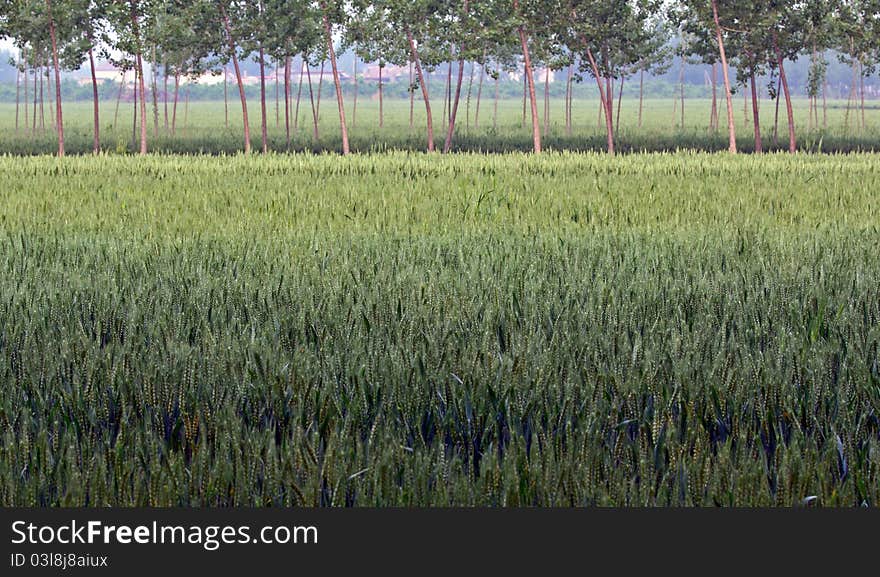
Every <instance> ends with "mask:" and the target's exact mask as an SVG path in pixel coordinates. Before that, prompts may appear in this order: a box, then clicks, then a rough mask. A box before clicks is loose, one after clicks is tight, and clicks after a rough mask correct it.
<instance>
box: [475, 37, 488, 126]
mask: <svg viewBox="0 0 880 577" xmlns="http://www.w3.org/2000/svg"><path fill="white" fill-rule="evenodd" d="M485 78H486V53H485V52H484V53H483V61H482V62H480V80H479V81H478V83H477V106H476V109H475V110H474V128H479V127H480V101H481V100H482V98H483V81H484V80H485Z"/></svg>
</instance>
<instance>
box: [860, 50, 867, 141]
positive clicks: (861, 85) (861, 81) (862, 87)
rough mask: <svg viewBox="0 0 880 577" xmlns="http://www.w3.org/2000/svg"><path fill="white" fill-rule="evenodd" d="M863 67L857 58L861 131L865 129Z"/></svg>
mask: <svg viewBox="0 0 880 577" xmlns="http://www.w3.org/2000/svg"><path fill="white" fill-rule="evenodd" d="M864 70H865V69H864V65H863V64H862V60H861V57H860V58H859V99H860V104H859V106H860V107H861V110H860V111H861V116H862V125H861V126H862V130H864V129H865V128H867V125H866V124H865V71H864Z"/></svg>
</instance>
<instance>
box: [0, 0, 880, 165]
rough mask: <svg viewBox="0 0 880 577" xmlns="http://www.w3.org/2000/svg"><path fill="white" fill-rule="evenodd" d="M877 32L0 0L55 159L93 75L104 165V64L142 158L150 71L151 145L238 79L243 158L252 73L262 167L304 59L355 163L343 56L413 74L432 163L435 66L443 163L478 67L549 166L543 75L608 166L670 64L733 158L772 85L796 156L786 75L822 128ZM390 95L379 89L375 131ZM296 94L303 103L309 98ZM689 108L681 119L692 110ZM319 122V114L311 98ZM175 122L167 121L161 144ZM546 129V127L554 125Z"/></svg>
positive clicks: (524, 9)
mask: <svg viewBox="0 0 880 577" xmlns="http://www.w3.org/2000/svg"><path fill="white" fill-rule="evenodd" d="M878 23H880V0H800V1H792V0H750V1H741V0H677V1H674V2H670V1H664V0H378V1H370V0H257V1H256V2H253V1H241V0H189V1H187V0H0V36H2V37H6V38H9V39H11V40H12V41H13V42H14V43H15V45H16V46H17V47H18V49H19V53H20V54H21V55H22V58H21V59H20V61H18V62H16V65H17V66H18V67H19V70H20V73H21V74H23V75H26V74H27V71H28V70H42V69H46V70H48V69H51V70H52V72H53V75H54V88H55V94H54V97H55V107H54V108H55V127H56V130H57V133H58V155H59V156H63V154H64V123H63V105H62V102H61V90H60V86H61V83H60V75H61V71H62V70H64V69H78V68H80V67H81V66H83V65H84V64H85V63H88V65H89V68H90V70H91V72H92V84H93V87H94V149H95V151H96V152H97V151H99V150H100V147H101V143H100V133H99V131H100V122H99V109H98V88H97V81H96V78H95V59H96V57H101V58H105V59H109V60H111V61H113V62H114V64H116V65H117V66H119V67H121V68H122V69H123V70H126V71H132V72H133V73H134V76H135V85H136V94H139V95H140V99H139V102H137V103H136V111H137V112H136V113H137V114H138V115H139V123H138V124H139V130H140V134H139V140H140V152H141V153H146V152H147V147H148V126H149V124H150V119H149V118H148V107H147V99H148V92H147V86H146V78H147V74H146V73H145V67H150V68H151V69H152V73H151V74H149V78H150V79H151V83H152V86H151V93H152V110H153V119H152V120H153V122H152V123H153V128H154V132H155V133H156V134H158V132H159V114H158V109H159V105H158V101H157V92H158V89H157V84H158V82H159V81H160V80H159V79H161V81H162V83H163V85H164V91H165V94H167V93H168V90H169V84H170V83H173V87H174V88H173V90H174V100H173V108H174V110H175V111H176V104H177V93H178V87H179V85H180V80H181V78H183V77H191V78H196V77H199V76H201V75H203V74H204V73H206V72H214V73H225V71H226V70H227V67H228V66H230V65H231V68H232V70H233V72H234V76H235V80H236V84H237V88H238V94H239V99H240V101H241V107H242V117H243V126H242V129H243V137H244V150H245V152H250V149H251V133H250V130H251V124H250V119H249V117H248V107H247V100H246V96H245V90H244V84H243V82H242V73H241V67H240V64H239V63H240V60H241V59H242V58H255V59H256V62H257V63H258V64H259V67H260V71H261V75H260V76H261V99H260V128H261V142H262V149H263V151H266V150H267V146H268V145H267V110H266V86H265V76H266V74H265V71H266V68H267V67H268V66H271V65H274V66H276V69H278V68H283V73H284V95H285V98H284V102H285V114H284V117H285V125H286V127H287V135H288V141H289V139H290V117H291V111H290V104H291V91H292V86H291V84H292V83H291V72H292V71H291V68H292V63H294V62H296V61H297V60H296V59H297V58H299V62H300V63H301V66H302V67H304V68H305V71H306V73H307V74H309V75H310V74H311V69H312V67H315V66H317V65H319V64H320V65H321V66H322V67H323V65H324V63H325V62H326V61H328V60H329V63H330V69H331V73H332V78H333V82H334V85H335V89H336V101H337V108H338V115H339V126H340V130H341V138H342V152H343V153H348V151H349V145H348V132H347V130H348V124H347V122H346V117H345V114H346V110H345V106H344V99H343V94H342V85H341V83H340V79H339V76H340V73H339V70H338V66H337V61H336V51H337V50H339V49H345V50H349V49H350V50H353V51H354V52H355V54H356V55H357V56H358V57H359V58H361V59H363V60H364V61H370V62H377V63H378V65H379V67H380V70H381V69H382V68H384V67H385V66H387V65H389V64H394V65H400V66H410V69H411V70H412V71H413V72H412V74H411V76H412V79H411V86H410V90H411V93H412V94H416V93H418V94H421V100H422V103H423V105H424V108H425V113H426V126H425V137H426V143H427V144H426V147H427V149H428V150H429V151H433V150H434V147H435V134H434V111H433V110H432V108H431V99H430V96H429V91H428V86H427V76H428V72H429V71H432V70H434V69H435V68H436V67H438V66H439V65H440V64H441V63H449V64H448V66H449V68H448V89H447V93H448V103H449V104H448V108H447V106H445V105H444V108H443V115H444V124H445V138H444V145H443V149H444V151H448V150H449V149H450V148H451V146H452V142H453V139H454V138H455V133H456V119H457V116H458V110H459V103H460V100H461V94H462V84H463V76H464V70H465V63H468V62H470V63H475V64H478V65H479V66H480V70H481V78H480V87H481V88H482V81H483V78H482V76H483V74H487V75H488V76H490V77H494V78H496V79H497V77H498V75H499V73H500V72H501V71H503V70H514V69H516V70H522V71H523V78H524V94H526V95H527V98H525V99H524V107H525V104H526V102H528V103H529V104H530V107H529V113H530V114H529V117H530V119H531V126H532V135H533V141H534V142H533V146H534V151H535V152H540V151H541V136H542V130H541V125H540V115H539V112H538V101H537V97H536V84H537V83H538V82H539V79H536V78H535V76H534V70H535V68H536V66H537V65H538V64H539V63H540V64H541V65H543V66H544V67H546V68H547V69H554V70H568V71H569V74H568V79H567V82H568V84H567V85H568V87H569V89H568V90H567V97H566V99H567V102H568V104H567V106H566V120H567V124H569V123H570V115H571V110H570V94H571V90H570V86H571V83H572V82H593V83H595V85H596V88H597V90H598V94H599V98H600V103H601V115H602V117H603V118H604V122H605V132H606V135H607V148H608V152H609V153H612V154H613V153H614V145H615V130H616V123H617V118H616V116H615V111H614V103H615V102H614V101H615V91H617V95H618V114H619V98H620V94H622V91H623V83H624V82H625V80H626V79H627V78H631V77H633V76H638V77H639V78H643V77H644V73H645V72H646V71H647V72H659V71H662V70H664V69H665V68H666V67H668V65H669V61H670V57H671V55H672V54H676V53H677V54H678V55H680V56H682V57H683V59H684V60H683V61H686V62H701V63H704V64H707V65H710V66H711V67H712V74H711V81H712V85H713V124H714V126H716V127H717V126H718V111H719V110H720V108H721V106H720V105H719V103H720V101H721V98H718V97H717V92H716V78H717V73H718V71H719V70H720V72H721V77H722V83H721V86H720V87H718V91H720V92H721V93H722V94H723V99H724V102H725V104H726V112H727V127H728V134H729V143H730V144H729V147H730V151H731V152H736V133H735V126H734V113H733V102H732V95H733V94H734V93H735V91H736V90H737V89H738V88H739V87H741V88H742V89H745V90H748V91H750V92H751V94H752V99H751V100H752V114H753V120H754V121H753V122H752V125H753V127H754V131H755V135H754V137H755V148H756V150H757V151H759V152H760V151H761V149H762V135H761V132H760V131H761V129H760V110H759V107H758V101H759V98H758V91H759V90H760V88H759V87H758V85H757V82H756V78H760V77H765V76H769V77H770V78H771V79H772V82H771V85H770V87H769V92H770V96H771V97H772V98H773V99H774V100H775V101H776V104H777V107H776V110H777V112H776V114H777V118H778V114H779V103H780V102H781V101H782V102H784V103H785V109H786V114H787V118H788V135H789V148H790V150H791V151H794V150H795V149H796V137H795V123H794V118H793V114H792V105H791V91H790V90H789V85H788V81H787V78H786V74H785V62H787V61H791V60H794V59H797V58H801V57H804V58H809V59H810V77H809V87H808V95H809V98H810V104H811V109H810V118H811V122H812V121H813V119H814V118H815V119H816V122H818V110H819V106H818V101H819V98H820V97H824V87H825V70H826V67H827V62H826V61H825V56H824V55H825V54H827V52H828V50H830V49H834V50H837V52H838V53H839V54H840V55H841V56H840V57H841V58H842V59H843V60H845V61H846V62H847V63H848V64H850V65H851V66H852V67H853V70H854V74H855V75H856V76H857V77H859V76H860V77H862V78H863V77H864V75H866V74H869V73H871V72H873V69H874V65H875V62H876V61H877V59H878V52H880V24H878ZM453 67H454V68H455V75H454V77H453ZM472 69H473V67H472ZM732 70H734V71H735V72H736V75H735V77H733V76H732V75H731V73H730V72H731V71H732ZM299 77H300V79H301V78H302V70H300V74H299ZM50 85H51V83H50ZM737 85H739V86H737ZM25 86H27V83H25ZM40 86H41V87H42V82H41V84H40ZM381 86H382V82H381V80H380V83H379V100H380V120H379V121H380V123H381V122H382V114H383V113H382V90H381ZM545 87H546V83H545ZM481 88H480V89H481ZM35 89H36V86H35ZM298 90H299V91H300V92H301V90H302V84H301V82H300V86H299V89H298ZM310 92H311V91H310ZM298 102H299V100H298V99H297V103H298ZM545 105H546V98H545ZM681 106H682V113H683V107H684V101H683V100H682V101H681ZM166 107H167V104H166ZM355 107H356V100H355ZM312 109H313V112H314V111H315V106H314V97H313V96H312ZM640 109H641V107H640ZM167 117H168V115H167V111H166V121H165V122H166V128H167V122H168V121H167ZM173 117H174V113H172V118H173ZM296 117H297V118H298V112H297V113H296ZM544 117H545V122H546V118H547V114H546V111H545V115H544ZM315 118H317V116H315ZM316 130H317V122H316Z"/></svg>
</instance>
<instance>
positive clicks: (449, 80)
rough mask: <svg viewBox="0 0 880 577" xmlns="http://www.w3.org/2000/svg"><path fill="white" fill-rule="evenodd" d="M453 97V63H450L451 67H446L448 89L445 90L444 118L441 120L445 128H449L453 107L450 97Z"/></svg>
mask: <svg viewBox="0 0 880 577" xmlns="http://www.w3.org/2000/svg"><path fill="white" fill-rule="evenodd" d="M451 96H452V61H450V62H449V65H448V66H447V67H446V87H445V88H444V89H443V116H442V118H441V119H440V123H441V124H442V125H443V126H449V123H448V118H449V116H448V115H449V114H450V113H451V112H452V105H451V103H450V100H451V99H450V97H451Z"/></svg>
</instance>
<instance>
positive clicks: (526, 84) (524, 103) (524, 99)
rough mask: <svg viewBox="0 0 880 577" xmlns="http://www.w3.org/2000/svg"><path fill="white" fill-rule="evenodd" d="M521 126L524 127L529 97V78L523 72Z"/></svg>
mask: <svg viewBox="0 0 880 577" xmlns="http://www.w3.org/2000/svg"><path fill="white" fill-rule="evenodd" d="M522 88H523V90H522V127H523V128H525V127H526V109H527V104H528V98H529V80H528V78H526V75H525V74H523V83H522Z"/></svg>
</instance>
